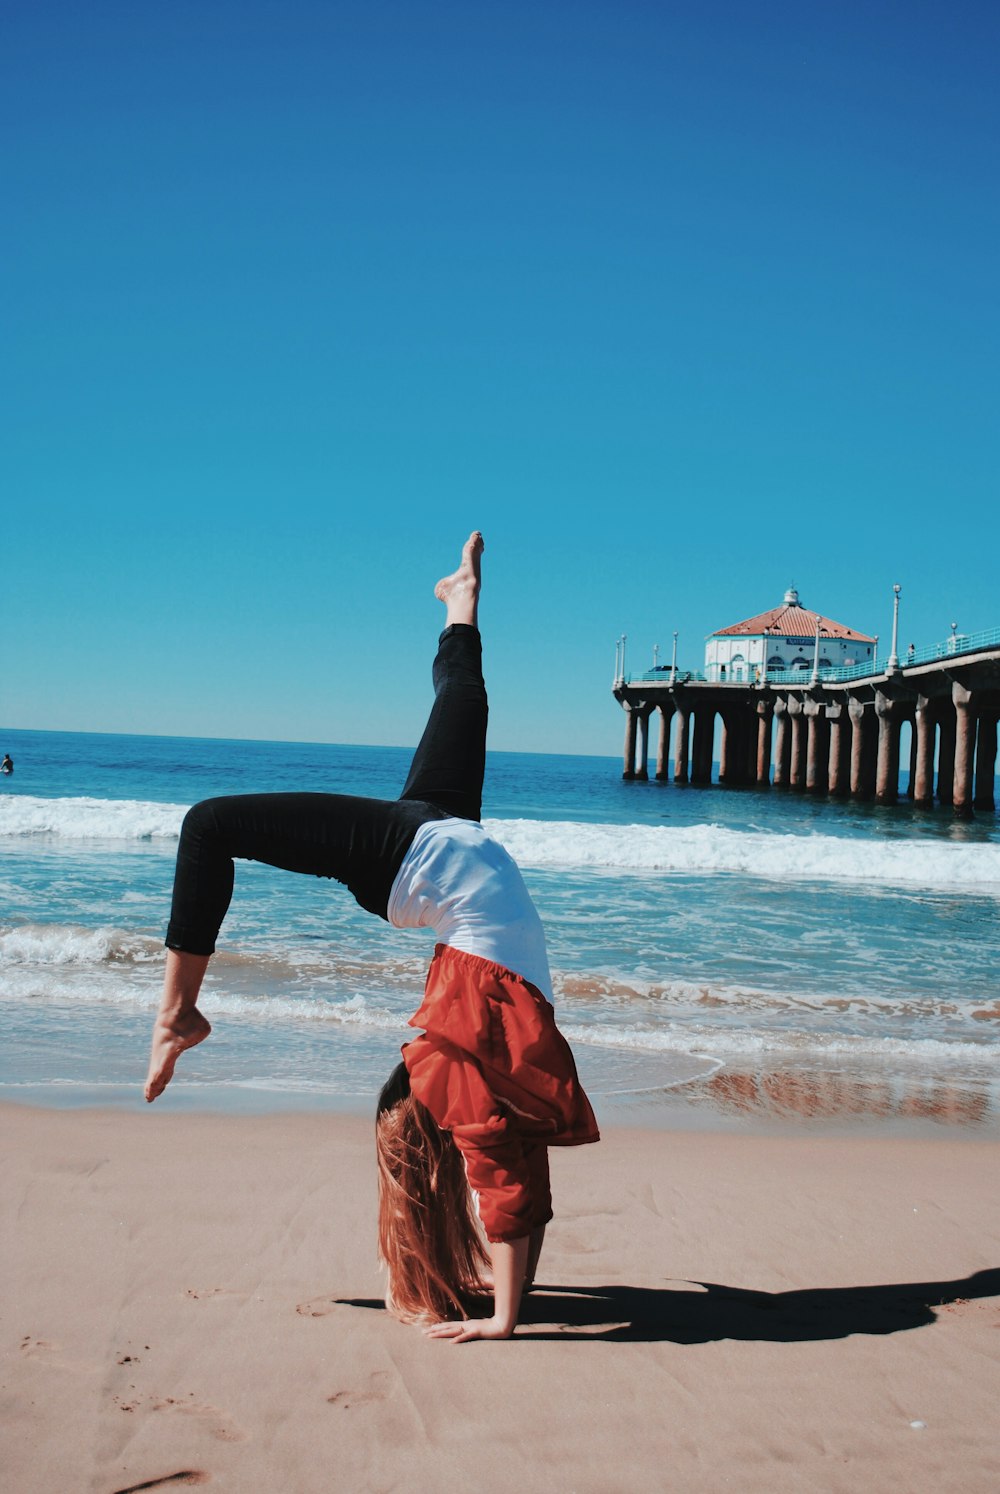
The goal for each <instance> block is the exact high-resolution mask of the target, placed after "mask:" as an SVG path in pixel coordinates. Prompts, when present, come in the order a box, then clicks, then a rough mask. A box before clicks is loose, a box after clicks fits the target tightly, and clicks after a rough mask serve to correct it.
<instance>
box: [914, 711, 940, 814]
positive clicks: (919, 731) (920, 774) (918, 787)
mask: <svg viewBox="0 0 1000 1494" xmlns="http://www.w3.org/2000/svg"><path fill="white" fill-rule="evenodd" d="M935 731H936V727H935V724H934V711H933V707H932V706H931V702H930V700H929V699H928V697H927V696H926V695H918V696H917V704H916V710H915V712H914V721H913V740H914V744H915V746H916V757H915V759H914V763H913V802H914V804H917V805H919V806H920V807H921V808H924V809H926V808H928V807H929V806H930V805H931V804H933V803H934V736H935Z"/></svg>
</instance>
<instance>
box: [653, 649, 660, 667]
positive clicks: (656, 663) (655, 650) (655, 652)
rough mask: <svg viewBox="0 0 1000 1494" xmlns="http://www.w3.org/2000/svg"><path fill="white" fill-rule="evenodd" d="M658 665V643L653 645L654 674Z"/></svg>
mask: <svg viewBox="0 0 1000 1494" xmlns="http://www.w3.org/2000/svg"><path fill="white" fill-rule="evenodd" d="M659 663H660V645H659V644H658V643H654V644H653V670H654V672H655V670H656V669H657V668H658V667H659Z"/></svg>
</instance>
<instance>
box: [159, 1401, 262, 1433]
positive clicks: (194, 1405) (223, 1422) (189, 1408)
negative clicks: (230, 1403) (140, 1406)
mask: <svg viewBox="0 0 1000 1494" xmlns="http://www.w3.org/2000/svg"><path fill="white" fill-rule="evenodd" d="M153 1410H154V1411H167V1412H171V1413H174V1412H176V1413H178V1414H179V1415H181V1416H197V1417H200V1418H202V1419H203V1420H204V1421H210V1422H216V1423H217V1425H215V1426H213V1427H212V1428H211V1432H212V1436H213V1437H218V1438H219V1441H220V1442H245V1441H246V1436H247V1434H246V1432H244V1431H242V1430H241V1428H240V1427H238V1426H235V1425H234V1424H233V1423H232V1422H230V1420H229V1418H228V1417H227V1416H226V1413H225V1412H224V1411H220V1410H219V1408H218V1406H207V1405H205V1406H203V1405H199V1403H198V1402H197V1401H194V1400H187V1401H179V1400H177V1399H176V1397H175V1396H172V1395H168V1396H165V1397H164V1398H163V1400H162V1401H154V1402H153Z"/></svg>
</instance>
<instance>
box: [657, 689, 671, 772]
mask: <svg viewBox="0 0 1000 1494" xmlns="http://www.w3.org/2000/svg"><path fill="white" fill-rule="evenodd" d="M659 712H660V736H659V740H658V741H657V744H656V781H657V782H658V783H663V782H664V780H665V779H667V778H668V777H669V776H670V772H669V766H668V765H669V762H670V720H671V717H672V716H673V714H674V707H673V702H671V703H670V705H661V706H660V707H659Z"/></svg>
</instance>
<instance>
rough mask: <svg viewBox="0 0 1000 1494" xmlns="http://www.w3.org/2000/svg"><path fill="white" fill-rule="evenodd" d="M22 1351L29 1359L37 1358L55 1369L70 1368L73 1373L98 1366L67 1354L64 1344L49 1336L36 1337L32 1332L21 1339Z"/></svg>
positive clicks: (80, 1372) (85, 1371) (82, 1372)
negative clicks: (54, 1341)
mask: <svg viewBox="0 0 1000 1494" xmlns="http://www.w3.org/2000/svg"><path fill="white" fill-rule="evenodd" d="M21 1353H22V1354H24V1355H25V1357H26V1358H28V1359H37V1360H39V1361H40V1362H41V1363H42V1364H48V1365H51V1367H52V1368H53V1369H61V1370H70V1371H71V1372H72V1373H73V1374H85V1373H87V1372H90V1371H93V1370H94V1369H95V1368H96V1366H95V1365H93V1364H87V1363H85V1362H84V1361H83V1360H82V1359H74V1358H73V1357H72V1355H66V1354H65V1353H64V1352H63V1347H62V1344H54V1343H51V1342H50V1341H49V1340H48V1339H47V1338H35V1337H34V1336H33V1335H32V1334H30V1333H26V1334H25V1335H24V1337H23V1338H22V1340H21Z"/></svg>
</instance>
